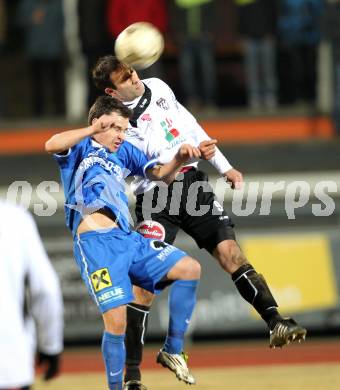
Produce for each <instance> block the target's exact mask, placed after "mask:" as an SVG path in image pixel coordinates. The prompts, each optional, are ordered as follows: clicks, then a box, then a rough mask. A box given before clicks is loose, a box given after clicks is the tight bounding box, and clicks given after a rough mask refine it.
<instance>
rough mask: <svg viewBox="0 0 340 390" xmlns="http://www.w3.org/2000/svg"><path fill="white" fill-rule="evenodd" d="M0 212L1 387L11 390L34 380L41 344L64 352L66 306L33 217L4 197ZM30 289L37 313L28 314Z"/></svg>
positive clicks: (51, 350) (53, 351)
mask: <svg viewBox="0 0 340 390" xmlns="http://www.w3.org/2000/svg"><path fill="white" fill-rule="evenodd" d="M0 216H1V218H0V389H1V388H6V389H7V388H9V387H10V388H14V387H22V386H27V385H31V384H32V383H33V381H34V358H35V351H36V348H38V349H39V350H40V351H41V352H44V353H47V354H57V353H60V352H61V351H62V348H63V305H62V296H61V290H60V286H59V281H58V278H57V275H56V273H55V271H54V270H53V268H52V266H51V263H50V261H49V259H48V257H47V254H46V252H45V250H44V247H43V245H42V243H41V239H40V236H39V234H38V231H37V228H36V225H35V222H34V220H33V218H32V216H31V215H30V214H29V213H28V212H26V211H25V210H24V209H21V208H20V207H18V206H15V205H10V204H7V203H3V202H0ZM26 288H27V291H28V292H29V297H30V299H29V300H30V302H29V311H30V312H31V314H32V316H25V315H24V305H25V303H24V302H25V290H26ZM32 317H33V318H34V320H35V324H36V326H35V325H34V321H33V318H32Z"/></svg>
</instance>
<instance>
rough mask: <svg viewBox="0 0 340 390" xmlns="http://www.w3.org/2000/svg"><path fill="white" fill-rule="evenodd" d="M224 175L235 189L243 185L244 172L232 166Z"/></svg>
mask: <svg viewBox="0 0 340 390" xmlns="http://www.w3.org/2000/svg"><path fill="white" fill-rule="evenodd" d="M223 176H224V177H225V178H226V179H227V182H229V183H230V184H231V188H232V189H234V190H240V189H241V188H242V187H243V176H242V173H241V172H239V171H237V170H236V169H234V168H232V169H229V171H227V172H225V173H224V174H223Z"/></svg>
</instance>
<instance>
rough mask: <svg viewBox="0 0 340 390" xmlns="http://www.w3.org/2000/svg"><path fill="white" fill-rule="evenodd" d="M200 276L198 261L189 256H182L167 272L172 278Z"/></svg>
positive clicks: (187, 278)
mask: <svg viewBox="0 0 340 390" xmlns="http://www.w3.org/2000/svg"><path fill="white" fill-rule="evenodd" d="M200 277H201V265H200V263H199V262H198V261H197V260H195V259H193V258H192V257H190V256H185V257H183V258H182V259H181V260H180V261H179V262H178V263H177V264H176V265H175V266H174V267H173V268H172V269H171V270H170V272H169V274H168V278H169V279H172V280H196V279H199V278H200Z"/></svg>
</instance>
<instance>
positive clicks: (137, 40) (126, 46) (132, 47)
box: [115, 22, 164, 69]
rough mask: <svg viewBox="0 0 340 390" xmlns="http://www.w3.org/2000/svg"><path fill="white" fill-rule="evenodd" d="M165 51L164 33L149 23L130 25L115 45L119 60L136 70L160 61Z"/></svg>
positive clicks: (119, 36)
mask: <svg viewBox="0 0 340 390" xmlns="http://www.w3.org/2000/svg"><path fill="white" fill-rule="evenodd" d="M163 50H164V38H163V35H162V33H161V32H160V31H159V30H158V29H157V28H156V27H155V26H154V25H153V24H151V23H147V22H137V23H133V24H130V26H128V27H126V29H125V30H123V31H122V32H121V33H120V34H119V35H118V37H117V39H116V43H115V54H116V57H117V58H118V60H119V61H121V62H124V63H126V64H128V65H130V66H132V67H133V68H136V69H145V68H148V67H149V66H151V65H152V64H153V63H155V62H156V61H157V60H158V59H159V57H160V56H161V54H162V53H163Z"/></svg>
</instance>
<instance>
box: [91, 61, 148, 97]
mask: <svg viewBox="0 0 340 390" xmlns="http://www.w3.org/2000/svg"><path fill="white" fill-rule="evenodd" d="M92 77H93V81H94V84H95V85H96V87H97V88H99V89H100V90H101V91H103V92H105V93H106V94H108V95H110V96H112V97H115V98H116V99H119V100H121V101H123V102H129V101H132V100H134V99H136V98H137V97H139V96H142V95H143V93H144V84H143V83H142V82H141V81H140V79H139V77H138V75H137V73H136V71H135V70H134V69H133V68H131V67H130V66H128V65H126V64H124V63H122V62H120V61H118V60H117V58H116V57H115V56H112V55H108V56H105V57H101V58H99V60H98V61H97V63H96V65H95V66H94V68H93V71H92Z"/></svg>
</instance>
